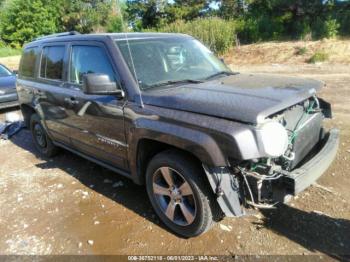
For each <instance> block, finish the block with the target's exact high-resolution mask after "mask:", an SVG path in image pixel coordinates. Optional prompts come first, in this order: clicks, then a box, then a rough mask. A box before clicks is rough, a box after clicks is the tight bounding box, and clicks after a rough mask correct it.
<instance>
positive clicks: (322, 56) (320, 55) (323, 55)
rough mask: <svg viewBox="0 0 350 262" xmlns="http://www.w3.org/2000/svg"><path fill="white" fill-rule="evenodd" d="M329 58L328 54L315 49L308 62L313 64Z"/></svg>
mask: <svg viewBox="0 0 350 262" xmlns="http://www.w3.org/2000/svg"><path fill="white" fill-rule="evenodd" d="M328 59H329V55H328V54H327V53H325V52H323V51H317V52H316V53H315V54H313V56H312V57H310V59H309V60H308V62H309V63H311V64H315V63H319V62H324V61H327V60H328Z"/></svg>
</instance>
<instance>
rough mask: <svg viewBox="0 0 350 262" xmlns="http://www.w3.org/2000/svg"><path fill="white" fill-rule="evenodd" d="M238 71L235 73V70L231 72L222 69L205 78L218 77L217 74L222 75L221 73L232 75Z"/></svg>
mask: <svg viewBox="0 0 350 262" xmlns="http://www.w3.org/2000/svg"><path fill="white" fill-rule="evenodd" d="M235 74H236V73H233V72H230V71H220V72H217V73H215V74H213V75H211V76H208V77H207V78H206V79H205V80H209V79H212V78H214V77H217V76H220V75H227V76H230V75H235Z"/></svg>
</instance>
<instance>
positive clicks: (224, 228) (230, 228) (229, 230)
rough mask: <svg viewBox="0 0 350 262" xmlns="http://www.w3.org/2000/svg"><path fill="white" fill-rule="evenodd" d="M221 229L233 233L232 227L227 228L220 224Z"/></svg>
mask: <svg viewBox="0 0 350 262" xmlns="http://www.w3.org/2000/svg"><path fill="white" fill-rule="evenodd" d="M220 228H221V230H224V231H227V232H231V230H232V227H231V226H226V225H224V224H220Z"/></svg>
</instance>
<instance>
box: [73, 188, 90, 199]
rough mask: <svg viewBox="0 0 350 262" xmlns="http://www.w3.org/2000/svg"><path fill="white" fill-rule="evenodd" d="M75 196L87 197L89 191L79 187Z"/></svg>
mask: <svg viewBox="0 0 350 262" xmlns="http://www.w3.org/2000/svg"><path fill="white" fill-rule="evenodd" d="M73 195H74V196H80V197H81V198H83V199H86V198H88V197H89V192H87V191H84V190H81V189H77V190H75V191H74V192H73Z"/></svg>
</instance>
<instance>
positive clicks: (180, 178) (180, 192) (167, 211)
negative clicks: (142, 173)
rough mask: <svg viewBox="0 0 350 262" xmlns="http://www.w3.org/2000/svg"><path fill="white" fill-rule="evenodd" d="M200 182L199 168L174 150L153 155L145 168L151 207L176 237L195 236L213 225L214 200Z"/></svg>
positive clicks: (201, 179) (201, 181)
mask: <svg viewBox="0 0 350 262" xmlns="http://www.w3.org/2000/svg"><path fill="white" fill-rule="evenodd" d="M204 178H205V174H204V171H203V170H202V168H201V166H200V165H197V163H196V161H194V160H193V159H192V158H191V157H188V156H187V155H185V154H183V153H182V152H178V151H176V150H169V151H165V152H162V153H160V154H158V155H156V156H155V157H154V158H153V159H152V160H151V162H150V164H149V165H148V168H147V173H146V187H147V193H148V196H149V199H150V201H151V204H152V206H153V208H154V210H155V212H156V213H157V215H158V216H159V218H160V219H161V221H162V222H164V224H165V225H166V226H168V227H169V228H170V229H171V230H172V231H173V232H175V233H176V234H178V235H180V236H183V237H186V238H188V237H194V236H198V235H200V234H202V233H204V232H206V231H207V230H209V229H210V227H211V226H212V225H213V223H214V222H213V214H214V205H215V202H214V201H215V199H213V197H212V195H213V194H212V192H211V191H210V189H209V187H208V184H207V183H205V182H206V181H205V180H204Z"/></svg>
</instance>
